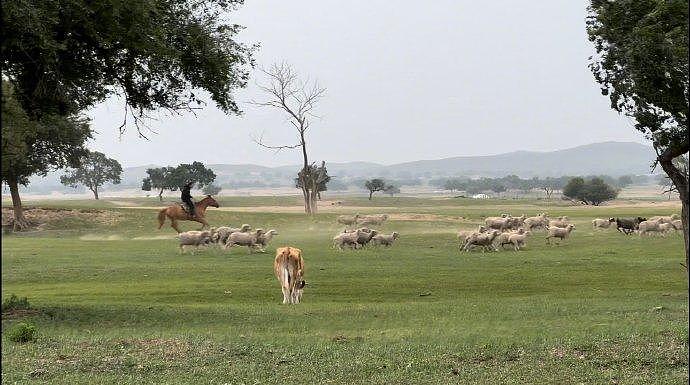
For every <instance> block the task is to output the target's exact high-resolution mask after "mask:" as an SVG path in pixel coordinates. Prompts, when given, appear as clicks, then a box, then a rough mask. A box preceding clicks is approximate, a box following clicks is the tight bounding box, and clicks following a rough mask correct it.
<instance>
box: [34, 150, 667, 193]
mask: <svg viewBox="0 0 690 385" xmlns="http://www.w3.org/2000/svg"><path fill="white" fill-rule="evenodd" d="M654 158H655V153H654V150H653V149H652V148H651V147H650V146H645V145H643V144H640V143H631V142H603V143H593V144H588V145H583V146H578V147H573V148H568V149H565V150H557V151H546V152H538V151H515V152H509V153H505V154H498V155H486V156H459V157H453V158H444V159H437V160H417V161H413V162H405V163H398V164H392V165H381V164H377V163H369V162H347V163H328V162H327V163H326V166H327V167H328V172H329V174H330V175H331V176H333V177H335V179H336V180H338V179H339V180H341V181H347V180H353V179H363V178H374V177H383V178H387V179H414V178H417V179H431V178H439V177H450V176H466V177H473V178H474V177H502V176H506V175H510V174H515V175H518V176H520V177H523V178H528V177H534V176H538V177H546V176H554V177H556V176H562V175H600V174H604V175H611V176H620V175H627V174H632V175H643V174H649V173H650V172H651V169H650V165H651V164H652V162H653V160H654ZM160 166H162V165H146V166H139V167H127V168H125V169H124V170H123V175H122V183H121V184H120V185H119V186H112V187H109V188H108V189H109V190H113V189H121V188H136V187H138V186H141V181H142V179H143V178H144V177H146V169H148V168H152V167H160ZM207 166H208V167H209V168H211V169H212V170H214V172H215V173H216V175H217V178H216V183H218V184H221V185H223V184H229V185H236V186H237V185H240V186H241V185H243V184H248V185H250V184H252V183H264V184H265V185H266V186H289V185H292V183H293V178H294V176H295V174H296V172H297V170H298V169H299V168H300V166H298V165H294V166H280V167H266V166H260V165H255V164H209V165H207ZM60 175H62V172H60V171H57V172H52V173H49V174H48V176H46V177H45V178H40V177H34V178H32V179H31V184H30V185H29V187H28V188H27V189H25V192H29V193H32V192H37V193H46V192H50V191H60V192H70V191H74V189H70V188H66V187H64V186H62V185H61V184H60V181H59V178H60Z"/></svg>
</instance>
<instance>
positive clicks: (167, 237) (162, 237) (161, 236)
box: [132, 235, 176, 241]
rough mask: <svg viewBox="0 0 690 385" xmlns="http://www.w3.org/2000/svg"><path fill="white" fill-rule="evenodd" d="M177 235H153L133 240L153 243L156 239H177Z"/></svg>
mask: <svg viewBox="0 0 690 385" xmlns="http://www.w3.org/2000/svg"><path fill="white" fill-rule="evenodd" d="M175 237H176V236H175V235H152V236H149V237H134V238H132V240H134V241H153V240H156V239H175Z"/></svg>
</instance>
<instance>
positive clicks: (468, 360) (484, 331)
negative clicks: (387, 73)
mask: <svg viewBox="0 0 690 385" xmlns="http://www.w3.org/2000/svg"><path fill="white" fill-rule="evenodd" d="M120 201H128V202H129V203H130V204H133V205H139V206H140V207H139V208H137V207H131V208H118V207H117V206H118V204H117V203H113V202H107V201H103V202H93V201H45V202H28V205H29V206H40V207H70V208H98V207H100V208H104V209H107V210H114V211H118V212H120V213H121V214H122V217H121V218H122V220H121V221H120V222H118V223H117V224H115V225H104V224H101V223H98V222H91V221H86V222H80V221H75V220H73V219H66V220H62V221H60V220H58V221H54V222H52V223H50V224H49V225H48V226H46V227H45V230H43V231H38V232H33V233H26V234H15V235H6V236H3V239H2V297H3V299H4V298H6V297H8V296H9V295H10V294H17V295H18V296H21V297H23V296H26V297H28V299H29V301H30V303H31V305H32V307H33V308H35V309H37V310H38V312H36V313H32V314H29V315H26V316H23V317H16V316H9V315H3V319H2V327H3V337H2V383H3V384H14V383H18V384H19V383H47V384H57V383H60V384H144V383H146V384H342V383H347V384H445V383H458V384H682V383H686V382H687V381H688V291H687V284H688V283H687V278H686V273H685V272H684V270H682V268H681V266H680V265H679V263H680V262H683V260H684V257H683V254H682V253H683V246H682V245H683V240H682V236H681V235H680V234H675V235H670V236H668V237H666V238H662V237H651V238H644V239H641V238H640V237H639V236H637V235H631V236H624V235H622V234H620V233H618V232H616V231H615V230H613V229H611V230H605V231H594V230H592V228H591V224H590V221H591V219H592V218H594V217H602V218H603V217H609V216H628V215H629V216H632V215H642V216H652V215H662V214H670V213H673V212H678V211H679V209H676V208H674V207H671V206H668V205H660V204H656V206H657V207H655V204H654V203H650V202H646V203H644V204H643V205H637V206H629V205H628V206H626V205H616V206H610V207H606V206H604V207H582V206H570V205H567V204H565V203H562V202H558V203H549V202H546V201H520V200H501V201H476V200H466V199H432V198H428V199H421V198H384V197H379V198H375V199H374V200H373V201H371V202H370V201H368V200H366V199H360V198H347V205H349V206H356V211H358V212H360V213H365V212H371V213H374V212H380V213H389V214H398V218H402V219H405V220H402V219H394V220H391V221H389V222H387V223H386V224H385V225H383V226H381V227H380V229H381V231H385V232H390V231H398V232H400V233H401V238H400V239H399V240H398V243H397V244H396V245H394V246H393V247H391V248H379V249H377V248H374V247H370V248H368V249H365V250H357V251H345V252H339V251H336V250H334V249H332V248H331V238H332V237H333V235H335V234H336V233H337V232H338V231H339V230H341V229H342V228H343V226H341V225H337V224H336V222H335V218H336V216H337V215H338V214H341V213H354V212H355V210H354V209H351V208H348V206H345V207H342V208H338V209H335V210H331V211H332V212H327V213H322V214H319V215H318V216H316V218H314V219H310V218H307V217H305V216H304V215H303V214H300V213H298V212H279V211H281V208H286V209H289V208H290V206H296V205H299V201H298V200H297V198H294V197H280V198H273V197H257V198H225V199H222V200H221V201H220V204H221V206H222V207H221V209H222V210H221V209H218V210H214V209H210V211H209V214H208V216H209V222H211V224H213V225H239V224H242V223H249V224H252V225H253V226H254V227H263V228H266V229H268V228H276V229H278V231H279V232H280V235H278V236H277V237H276V238H275V240H274V242H273V243H272V244H271V246H270V247H269V248H268V252H267V253H266V254H252V255H250V254H248V253H247V250H246V248H243V249H240V248H235V249H232V250H231V251H229V252H224V251H222V250H218V249H213V248H211V249H206V250H201V251H199V252H198V253H196V254H194V255H192V254H191V253H188V254H185V255H180V254H179V252H178V248H177V243H176V240H175V239H174V237H173V236H174V232H173V230H172V229H170V227H168V226H167V225H166V227H164V228H163V230H160V231H159V230H156V229H155V211H153V210H152V209H146V208H143V207H144V206H155V205H157V204H158V203H157V201H156V200H154V199H127V200H125V199H123V200H120ZM256 206H267V207H265V208H264V209H261V208H257V207H256ZM268 206H270V208H268ZM232 207H238V209H237V211H233V210H232ZM253 207H254V208H253ZM240 208H242V209H243V210H240ZM542 211H547V212H548V213H549V215H552V216H557V215H568V216H569V217H570V218H571V219H572V220H573V222H574V223H575V225H576V230H575V232H574V233H573V235H572V238H571V239H568V240H566V241H565V242H563V243H562V244H561V245H558V246H556V245H552V246H549V245H546V244H545V242H544V233H543V232H537V233H535V234H534V235H533V236H532V237H531V238H529V240H528V243H527V247H526V249H525V250H523V251H520V252H513V251H508V250H506V251H501V252H498V253H481V252H471V253H460V252H459V251H458V244H457V241H456V239H455V233H456V232H457V230H459V229H465V228H474V227H476V226H477V224H479V223H482V222H483V219H482V218H483V217H484V216H487V215H498V214H499V213H501V212H509V213H511V214H513V215H519V214H522V213H525V214H528V215H534V214H537V213H539V212H542ZM403 214H405V215H407V216H403ZM413 214H418V215H417V216H414V215H413ZM460 217H462V219H460ZM197 227H198V225H196V224H189V223H186V224H185V225H184V228H185V229H194V228H197ZM283 245H292V246H297V247H300V248H301V249H302V250H303V253H304V257H305V263H306V280H307V282H308V287H307V288H306V289H305V293H304V298H303V303H301V304H299V305H295V306H287V305H282V304H281V303H280V302H281V300H282V294H281V292H280V288H279V285H278V282H277V280H276V279H275V277H274V276H273V272H272V261H273V257H274V255H273V251H274V250H275V248H276V247H278V246H283ZM27 320H29V321H31V322H33V323H35V324H36V325H37V327H38V338H37V340H36V341H35V342H30V343H24V344H19V343H14V342H11V341H9V340H8V338H7V333H6V332H5V331H6V330H7V329H8V328H9V327H11V326H12V325H13V324H15V323H17V322H20V321H27Z"/></svg>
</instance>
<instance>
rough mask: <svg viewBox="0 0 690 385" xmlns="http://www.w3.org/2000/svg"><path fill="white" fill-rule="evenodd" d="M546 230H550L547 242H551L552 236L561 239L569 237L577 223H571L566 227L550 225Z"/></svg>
mask: <svg viewBox="0 0 690 385" xmlns="http://www.w3.org/2000/svg"><path fill="white" fill-rule="evenodd" d="M546 230H547V231H548V232H549V235H547V236H546V243H548V244H551V238H558V239H560V240H563V239H565V238H568V236H569V235H570V232H571V231H573V230H575V225H572V224H570V225H568V226H566V227H565V228H562V227H550V226H549V227H547V228H546Z"/></svg>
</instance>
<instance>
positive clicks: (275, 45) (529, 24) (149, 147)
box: [90, 0, 644, 166]
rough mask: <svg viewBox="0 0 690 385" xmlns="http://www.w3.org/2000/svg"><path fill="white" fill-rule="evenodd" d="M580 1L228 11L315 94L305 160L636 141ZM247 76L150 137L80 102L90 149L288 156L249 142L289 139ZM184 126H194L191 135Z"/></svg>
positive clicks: (259, 5) (139, 161)
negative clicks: (240, 86)
mask: <svg viewBox="0 0 690 385" xmlns="http://www.w3.org/2000/svg"><path fill="white" fill-rule="evenodd" d="M585 14H586V2H584V1H583V2H578V1H572V0H560V1H556V0H542V1H520V2H518V1H500V0H494V1H487V2H482V1H456V0H448V1H440V0H435V1H428V2H419V1H389V0H386V1H384V0H379V1H371V0H366V1H364V0H362V1H348V2H343V1H324V0H309V1H306V0H303V1H281V0H271V1H268V0H247V2H246V4H245V5H244V6H242V8H241V9H240V10H238V11H237V12H236V13H234V14H233V15H234V16H233V20H234V21H235V22H236V23H239V24H241V25H244V26H245V27H246V29H245V30H244V31H242V33H241V34H240V35H239V39H240V40H241V41H243V42H246V43H257V42H258V43H260V44H261V48H260V50H259V51H258V52H257V54H256V59H257V63H258V64H259V65H262V66H269V65H270V64H271V63H273V62H276V61H283V60H284V61H287V62H289V63H290V64H292V65H293V66H294V67H295V68H296V69H297V70H298V71H299V72H300V74H302V75H304V76H309V77H310V78H312V79H318V81H319V83H320V84H321V85H322V86H323V87H325V88H327V90H328V91H327V95H326V97H325V98H324V99H323V100H322V102H321V103H320V105H319V106H318V107H317V109H316V112H317V113H318V114H319V115H320V116H321V119H319V120H315V121H314V122H313V123H312V128H311V130H310V131H309V133H308V147H309V151H310V154H311V158H312V159H313V160H315V161H319V160H322V159H323V160H326V161H327V162H328V161H330V162H346V161H355V160H358V161H372V162H378V163H383V164H391V163H398V162H403V161H411V160H419V159H438V158H444V157H451V156H465V155H487V154H496V153H502V152H509V151H516V150H537V151H547V150H555V149H562V148H568V147H573V146H576V145H581V144H588V143H592V142H600V141H609V140H615V141H636V142H644V140H643V138H642V137H641V135H639V134H637V132H636V131H635V130H634V128H633V124H632V122H631V121H630V120H629V119H627V118H625V117H621V116H619V115H618V114H617V113H616V112H614V111H612V110H611V109H610V108H609V102H608V99H607V98H606V97H604V96H602V95H601V94H600V92H599V88H598V86H597V85H596V83H595V81H594V79H593V77H592V75H591V73H590V71H589V69H588V68H587V63H588V62H587V58H588V56H590V55H591V54H592V52H593V50H592V47H591V45H590V43H589V42H588V41H587V37H586V33H585ZM254 75H257V76H258V74H257V73H256V72H254V73H253V79H252V81H251V83H250V86H249V87H248V88H247V89H246V90H241V91H238V92H237V100H238V101H240V102H241V106H242V109H243V110H244V115H243V116H240V117H237V116H227V115H224V114H223V113H222V112H221V111H219V110H218V109H217V108H215V106H214V105H212V104H209V106H208V107H207V108H206V109H204V110H203V111H201V112H199V113H198V116H197V117H194V116H192V115H186V116H182V117H180V116H160V119H159V120H158V121H154V122H151V123H150V126H151V127H152V128H154V129H155V130H156V131H157V134H152V135H150V141H145V140H143V139H139V138H137V137H136V134H135V132H134V130H133V129H130V131H129V132H128V133H126V134H125V135H124V136H123V137H122V138H119V135H118V133H117V127H118V126H119V125H120V123H121V121H122V115H123V112H122V106H121V104H120V103H119V102H118V101H117V100H110V101H108V102H106V103H104V104H102V105H100V106H98V107H97V108H95V109H94V110H93V111H91V113H90V115H91V117H92V118H93V125H94V128H95V129H96V130H97V131H98V134H97V135H96V139H95V140H94V141H93V143H92V145H91V147H92V148H93V149H96V150H98V151H103V152H105V153H106V154H108V155H109V156H111V157H114V158H116V159H118V160H119V161H120V162H121V163H122V164H123V165H124V166H137V165H146V164H152V163H155V164H160V165H164V164H166V165H167V164H178V163H181V162H191V161H194V160H199V161H202V162H205V163H255V164H262V165H267V166H274V165H285V164H298V163H299V162H300V154H299V152H298V151H295V150H292V151H290V150H288V151H283V152H280V153H278V154H275V153H274V152H273V151H270V150H266V149H264V148H261V147H259V146H258V145H256V144H255V143H254V142H252V140H251V137H252V135H254V136H258V135H260V134H261V133H264V140H265V141H266V142H269V143H274V144H293V143H295V142H296V139H295V133H294V129H292V128H291V126H289V125H288V124H287V123H286V120H285V117H284V116H283V115H282V114H281V113H280V112H279V111H277V110H267V109H260V108H257V107H254V106H251V105H248V104H246V103H245V102H246V101H249V100H252V99H256V98H260V97H261V94H260V93H259V91H258V90H257V89H256V87H255V85H254V82H255V79H256V80H260V79H257V76H254ZM190 136H191V137H198V138H203V139H199V140H190V139H189V138H190Z"/></svg>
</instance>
